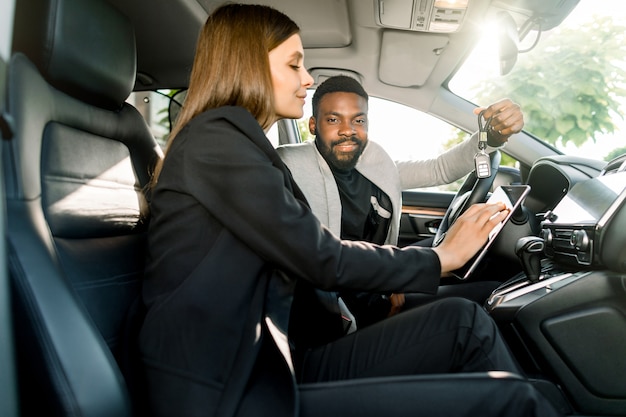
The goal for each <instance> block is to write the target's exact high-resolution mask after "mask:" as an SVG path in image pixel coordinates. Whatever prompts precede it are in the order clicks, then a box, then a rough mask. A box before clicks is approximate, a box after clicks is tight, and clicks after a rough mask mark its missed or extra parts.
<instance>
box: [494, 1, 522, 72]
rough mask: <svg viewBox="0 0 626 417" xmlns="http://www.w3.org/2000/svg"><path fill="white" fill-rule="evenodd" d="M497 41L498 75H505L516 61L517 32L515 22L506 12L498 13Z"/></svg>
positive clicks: (517, 51)
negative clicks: (498, 54)
mask: <svg viewBox="0 0 626 417" xmlns="http://www.w3.org/2000/svg"><path fill="white" fill-rule="evenodd" d="M497 27H498V42H499V52H500V75H507V74H508V73H509V72H511V70H512V69H513V67H514V66H515V63H516V62H517V55H518V53H519V49H518V43H519V34H518V32H517V24H516V23H515V20H513V17H511V15H510V14H508V13H507V12H499V13H498V21H497Z"/></svg>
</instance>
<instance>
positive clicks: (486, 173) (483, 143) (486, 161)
mask: <svg viewBox="0 0 626 417" xmlns="http://www.w3.org/2000/svg"><path fill="white" fill-rule="evenodd" d="M484 112H485V111H484V110H483V111H481V112H480V114H479V115H478V153H476V155H474V165H475V166H476V171H475V172H476V177H477V178H478V179H483V178H489V177H490V176H491V159H490V158H489V155H488V154H487V152H485V149H486V148H487V131H488V130H489V126H490V125H491V120H492V119H493V116H492V117H490V118H489V119H487V121H486V123H485V124H484V125H483V113H484Z"/></svg>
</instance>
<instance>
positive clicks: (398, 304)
mask: <svg viewBox="0 0 626 417" xmlns="http://www.w3.org/2000/svg"><path fill="white" fill-rule="evenodd" d="M389 301H390V302H391V308H390V309H389V314H387V317H391V316H394V315H396V314H398V313H399V312H400V311H402V307H403V306H404V294H395V293H394V294H391V295H390V296H389Z"/></svg>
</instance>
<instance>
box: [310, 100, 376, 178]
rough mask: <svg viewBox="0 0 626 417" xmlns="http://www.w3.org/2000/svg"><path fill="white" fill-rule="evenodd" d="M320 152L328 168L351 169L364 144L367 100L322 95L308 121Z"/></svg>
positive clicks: (365, 142)
mask: <svg viewBox="0 0 626 417" xmlns="http://www.w3.org/2000/svg"><path fill="white" fill-rule="evenodd" d="M309 130H310V131H311V133H312V134H314V135H316V137H315V142H316V144H317V148H318V149H319V151H320V153H321V154H322V156H323V157H324V159H325V160H326V162H328V163H329V164H330V165H332V166H333V167H335V168H338V169H342V170H349V169H352V168H354V166H355V165H356V163H357V160H358V159H359V156H361V154H362V153H363V150H364V149H365V145H366V144H367V100H365V99H364V98H363V97H361V96H360V95H358V94H355V93H345V92H336V93H328V94H325V95H324V96H323V97H322V99H321V100H320V102H319V106H318V114H317V118H315V117H311V118H310V119H309Z"/></svg>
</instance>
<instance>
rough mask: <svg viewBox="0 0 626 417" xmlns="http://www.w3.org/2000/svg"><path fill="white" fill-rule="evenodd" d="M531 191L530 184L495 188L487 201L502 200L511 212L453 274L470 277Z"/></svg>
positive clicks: (459, 276)
mask: <svg viewBox="0 0 626 417" xmlns="http://www.w3.org/2000/svg"><path fill="white" fill-rule="evenodd" d="M529 191H530V186H528V185H503V186H500V187H498V188H496V189H495V191H494V192H493V193H492V194H491V196H490V197H489V199H488V200H487V203H489V204H492V203H498V202H502V203H504V204H506V207H507V208H508V209H509V214H508V215H507V216H506V217H505V218H504V220H503V221H501V222H500V223H499V224H498V225H497V226H496V227H494V228H493V230H492V231H491V233H489V238H488V239H487V243H485V246H483V248H482V249H481V250H480V251H479V252H478V253H477V254H476V256H474V257H473V258H472V259H471V260H470V261H469V262H468V263H467V264H466V265H465V266H464V267H462V268H460V269H457V270H456V271H453V272H452V274H453V275H454V276H455V277H457V278H459V279H463V280H465V279H467V278H469V277H470V276H471V275H472V273H473V272H474V270H476V267H478V265H479V264H480V262H481V261H482V259H483V258H484V257H485V255H486V254H487V251H488V250H489V247H490V246H491V244H492V243H493V241H494V240H495V239H496V237H498V234H499V233H500V231H501V230H502V228H503V227H504V225H505V224H506V222H508V221H509V219H510V218H511V216H512V215H513V212H514V211H515V210H516V209H517V207H518V206H519V205H520V204H522V201H524V198H525V197H526V194H528V192H529Z"/></svg>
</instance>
